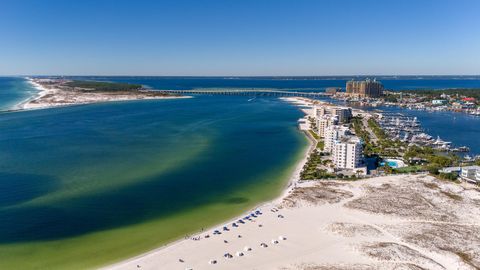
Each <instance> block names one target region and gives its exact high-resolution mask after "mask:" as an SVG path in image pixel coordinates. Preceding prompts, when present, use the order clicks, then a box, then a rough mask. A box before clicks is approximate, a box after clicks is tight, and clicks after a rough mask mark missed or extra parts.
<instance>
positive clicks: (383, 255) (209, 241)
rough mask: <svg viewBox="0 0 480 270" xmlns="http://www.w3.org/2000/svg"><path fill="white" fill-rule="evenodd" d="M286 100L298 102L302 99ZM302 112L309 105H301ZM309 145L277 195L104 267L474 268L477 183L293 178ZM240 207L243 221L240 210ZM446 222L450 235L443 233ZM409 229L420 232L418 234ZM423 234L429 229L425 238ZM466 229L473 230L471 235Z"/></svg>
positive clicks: (479, 254)
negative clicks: (176, 239)
mask: <svg viewBox="0 0 480 270" xmlns="http://www.w3.org/2000/svg"><path fill="white" fill-rule="evenodd" d="M287 101H290V102H295V103H297V105H299V106H305V105H308V104H306V103H305V100H302V99H290V100H287ZM303 111H304V112H305V113H306V114H308V113H309V110H308V109H303ZM312 145H313V142H312V141H310V146H309V147H308V149H307V150H306V152H305V153H304V157H303V158H302V160H301V161H300V162H299V163H298V164H297V166H296V169H295V171H294V173H293V175H292V177H291V178H290V180H289V183H288V186H287V188H286V189H285V190H284V192H283V193H282V194H281V195H280V196H279V197H278V198H277V199H274V200H272V201H269V202H266V203H264V204H262V205H259V206H257V207H255V208H254V209H252V210H251V211H248V212H246V213H244V214H243V215H240V216H239V217H237V218H235V219H232V220H230V221H228V222H223V223H222V224H219V225H217V226H214V227H213V228H210V229H207V230H205V231H203V232H201V233H196V234H194V235H193V236H191V237H190V238H189V239H182V240H178V241H176V242H173V243H170V244H168V245H165V246H162V247H159V248H157V249H154V250H152V251H150V252H147V253H144V254H141V255H139V256H136V257H134V258H130V259H127V260H125V261H122V262H118V263H116V264H113V265H110V266H107V267H105V268H104V269H305V270H307V269H308V270H313V269H475V267H479V266H480V247H479V246H478V245H477V243H478V242H480V190H479V189H478V188H477V187H473V186H469V185H464V184H462V185H459V184H454V183H450V182H443V181H439V180H436V179H434V178H433V177H430V176H427V175H425V174H420V175H395V176H386V177H376V178H370V179H368V180H360V181H355V182H348V181H326V180H325V181H300V182H299V173H300V171H301V169H302V167H303V165H304V163H305V161H306V159H307V157H308V153H309V152H310V151H311V149H312ZM257 211H259V212H257ZM252 214H253V215H254V216H252ZM247 215H250V218H249V219H246V218H245V217H246V216H247ZM239 220H242V222H239ZM234 223H235V225H234ZM224 227H226V229H224ZM215 230H218V231H219V232H220V233H215ZM451 230H455V233H453V234H449V232H450V231H451ZM418 231H421V232H422V234H421V235H420V236H419V235H417V233H418ZM435 233H438V234H440V235H436V236H435ZM431 234H434V236H432V237H430V238H428V237H427V236H429V235H431ZM472 234H474V235H477V236H475V237H473V238H472V237H471V235H472ZM424 235H427V236H425V237H423V236H424ZM439 239H440V240H441V241H440V240H439ZM262 243H263V244H265V245H263V246H262V245H261V244H262ZM213 262H215V263H213Z"/></svg>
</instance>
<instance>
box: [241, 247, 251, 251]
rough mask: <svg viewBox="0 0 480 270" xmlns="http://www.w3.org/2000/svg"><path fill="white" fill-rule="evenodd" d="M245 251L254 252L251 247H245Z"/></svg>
mask: <svg viewBox="0 0 480 270" xmlns="http://www.w3.org/2000/svg"><path fill="white" fill-rule="evenodd" d="M243 250H245V251H251V250H252V248H251V247H249V246H245V248H243Z"/></svg>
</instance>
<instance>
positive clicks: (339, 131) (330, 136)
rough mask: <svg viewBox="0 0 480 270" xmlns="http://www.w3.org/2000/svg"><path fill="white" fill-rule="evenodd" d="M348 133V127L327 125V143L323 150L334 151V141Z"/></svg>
mask: <svg viewBox="0 0 480 270" xmlns="http://www.w3.org/2000/svg"><path fill="white" fill-rule="evenodd" d="M347 134H349V132H348V128H347V127H344V126H337V125H332V126H329V127H327V128H326V129H325V145H324V148H323V150H324V151H325V152H332V147H333V143H334V142H335V141H336V140H339V139H340V138H342V137H344V136H345V135H347Z"/></svg>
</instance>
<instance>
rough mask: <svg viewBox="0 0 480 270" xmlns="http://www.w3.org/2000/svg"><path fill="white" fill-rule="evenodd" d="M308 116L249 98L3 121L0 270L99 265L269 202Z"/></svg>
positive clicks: (84, 109)
mask: <svg viewBox="0 0 480 270" xmlns="http://www.w3.org/2000/svg"><path fill="white" fill-rule="evenodd" d="M301 116H302V113H301V112H300V111H299V110H298V109H297V108H294V107H293V106H290V105H288V104H286V103H284V102H281V101H279V100H278V99H268V98H265V99H255V100H254V101H248V98H247V97H196V98H193V99H182V100H164V101H141V102H124V103H114V104H113V103H110V104H95V105H88V106H78V107H68V108H61V109H49V110H41V111H29V112H17V113H3V114H0V130H1V131H2V132H1V133H0V149H1V151H0V189H1V190H2V192H1V193H0V269H12V268H16V269H85V268H95V267H99V266H102V265H106V264H109V263H113V262H116V261H119V260H121V259H125V258H128V257H130V256H134V255H138V254H140V253H142V252H145V251H148V250H150V249H153V248H156V247H159V246H161V245H163V244H165V243H168V242H171V241H174V240H176V239H179V238H182V237H183V236H184V235H185V234H187V233H191V232H194V231H197V230H199V229H200V228H202V227H203V228H205V227H210V226H213V225H215V224H217V223H219V222H221V221H224V220H227V219H229V218H232V217H234V216H236V215H238V214H240V213H241V212H242V211H245V210H247V209H250V208H252V207H254V206H255V205H257V204H259V203H260V202H262V201H266V200H269V199H272V198H273V197H275V196H277V195H278V194H279V193H280V191H281V189H282V188H283V187H284V185H285V184H286V181H287V179H288V177H289V176H290V174H291V173H292V171H293V168H294V166H295V164H296V162H298V161H299V160H300V158H301V155H302V153H303V151H304V150H305V147H307V141H306V139H305V137H304V136H303V134H302V133H300V132H299V131H298V130H297V128H296V120H297V119H298V118H299V117H301Z"/></svg>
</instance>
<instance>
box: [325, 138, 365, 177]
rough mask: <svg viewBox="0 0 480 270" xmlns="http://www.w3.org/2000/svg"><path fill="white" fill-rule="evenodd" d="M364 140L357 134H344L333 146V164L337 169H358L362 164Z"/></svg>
mask: <svg viewBox="0 0 480 270" xmlns="http://www.w3.org/2000/svg"><path fill="white" fill-rule="evenodd" d="M362 150H363V149H362V142H361V140H360V138H358V137H356V136H344V137H342V138H340V139H339V140H335V141H334V143H333V146H332V157H333V160H332V161H333V164H334V165H335V168H337V169H352V170H353V169H357V168H360V166H361V164H362Z"/></svg>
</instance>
